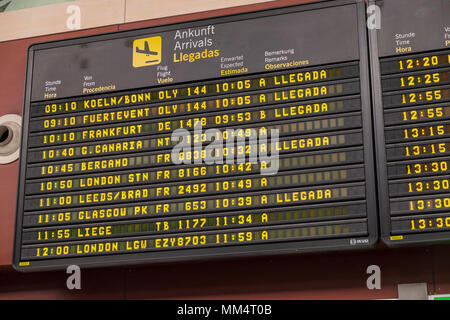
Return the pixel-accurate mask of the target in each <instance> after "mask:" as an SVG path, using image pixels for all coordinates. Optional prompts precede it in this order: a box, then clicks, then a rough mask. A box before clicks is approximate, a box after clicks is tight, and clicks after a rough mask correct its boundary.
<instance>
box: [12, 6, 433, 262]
mask: <svg viewBox="0 0 450 320" xmlns="http://www.w3.org/2000/svg"><path fill="white" fill-rule="evenodd" d="M366 44H367V38H366V18H365V6H364V4H363V3H361V2H359V1H333V2H326V3H325V2H324V3H317V4H309V5H302V6H294V7H288V8H282V9H274V10H267V11H261V12H254V13H249V14H240V15H234V16H228V17H222V18H216V19H206V20H200V21H195V22H190V23H183V24H174V25H168V26H163V27H157V28H148V29H140V30H133V31H127V32H120V33H114V34H106V35H101V36H94V37H87V38H79V39H73V40H66V41H58V42H52V43H45V44H37V45H34V46H32V47H31V48H30V50H29V56H28V71H27V85H26V95H25V107H24V125H23V141H22V154H21V163H20V180H19V181H20V182H19V193H18V205H17V223H16V226H17V230H16V241H15V251H14V267H15V268H16V269H18V270H21V271H33V270H43V269H57V268H64V267H66V266H67V265H70V264H77V265H79V266H82V267H88V266H106V265H119V264H120V265H127V264H136V263H151V262H169V261H176V260H190V259H206V258H223V257H228V256H239V257H242V256H248V255H261V254H281V253H285V254H286V253H296V252H307V251H309V252H311V251H326V250H341V249H357V248H365V247H371V246H373V245H374V244H375V242H376V241H377V217H376V206H377V205H376V190H375V177H374V172H375V170H374V163H373V145H372V139H373V137H372V127H371V102H370V87H369V63H368V53H367V45H366ZM330 52H333V54H330ZM394 85H395V83H394ZM199 126H201V129H202V130H203V131H200V132H199V131H198V128H199ZM181 129H184V130H186V131H184V132H188V133H189V136H187V137H186V139H187V140H185V141H184V142H187V143H188V145H189V148H188V149H181V151H180V150H178V151H179V152H177V153H174V150H176V148H177V147H178V146H179V142H180V141H179V140H174V138H173V134H174V132H178V131H179V130H181ZM213 129H214V130H213ZM208 130H209V131H208ZM436 130H438V129H436ZM274 132H277V133H278V137H277V136H275V135H273V133H274ZM208 139H209V140H208ZM253 139H256V140H257V141H258V143H257V144H256V145H251V144H250V143H249V142H250V141H252V140H253ZM239 140H240V141H241V142H242V141H244V142H245V143H246V144H245V145H244V147H242V146H241V145H239V144H235V145H232V144H231V145H228V143H231V142H232V141H239ZM211 141H214V142H218V141H220V142H222V143H223V147H221V148H215V149H209V151H207V150H208V149H207V148H208V147H210V146H212V142H211ZM200 142H201V143H202V144H201V147H202V148H200V149H197V148H196V146H198V144H199V143H200ZM211 150H213V154H214V155H216V156H218V158H220V157H222V159H223V160H228V158H227V157H230V158H231V159H232V161H231V162H227V161H223V162H222V163H221V162H220V161H219V160H217V159H216V158H215V162H212V163H211V162H208V159H209V158H208V157H207V154H208V153H207V152H210V151H211ZM255 154H256V155H257V157H256V160H255V159H254V158H252V156H253V155H255ZM264 154H266V156H267V155H277V156H276V157H275V158H270V161H267V160H266V159H267V158H263V157H262V155H264ZM209 160H210V159H209ZM239 160H240V161H239ZM272 161H273V162H272ZM275 164H276V167H277V171H276V172H272V174H264V172H265V171H264V170H266V169H267V168H268V167H270V166H271V165H275Z"/></svg>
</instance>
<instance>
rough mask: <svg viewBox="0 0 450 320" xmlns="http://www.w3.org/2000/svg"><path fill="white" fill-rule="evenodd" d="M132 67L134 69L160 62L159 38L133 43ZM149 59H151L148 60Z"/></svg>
mask: <svg viewBox="0 0 450 320" xmlns="http://www.w3.org/2000/svg"><path fill="white" fill-rule="evenodd" d="M133 47H134V53H133V66H134V67H135V68H139V67H144V66H149V65H154V64H158V63H160V62H161V37H160V36H157V37H150V38H144V39H137V40H134V41H133ZM149 57H151V59H150V60H148V59H149Z"/></svg>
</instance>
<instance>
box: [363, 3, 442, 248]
mask: <svg viewBox="0 0 450 320" xmlns="http://www.w3.org/2000/svg"><path fill="white" fill-rule="evenodd" d="M371 5H377V6H378V7H379V8H380V15H381V25H380V27H381V28H380V29H378V30H376V29H374V30H372V31H371V32H370V47H371V54H372V57H373V59H372V76H373V78H372V90H373V97H374V118H375V132H376V134H375V141H376V147H377V149H376V151H377V165H378V192H379V201H380V202H379V204H380V219H381V222H380V224H381V233H382V238H383V240H384V241H385V242H386V243H387V244H388V245H389V246H399V245H402V244H425V243H428V244H429V243H439V242H443V241H448V240H449V239H450V232H449V231H450V218H449V217H450V197H449V194H450V193H449V191H450V186H449V182H450V180H449V174H450V171H449V168H448V164H449V162H448V156H449V151H450V149H449V147H450V144H449V138H450V136H449V133H450V131H449V130H450V126H449V124H450V122H449V120H450V118H449V115H450V113H449V112H450V109H449V108H450V79H449V76H450V19H449V17H450V1H448V0H384V1H375V2H372V3H371Z"/></svg>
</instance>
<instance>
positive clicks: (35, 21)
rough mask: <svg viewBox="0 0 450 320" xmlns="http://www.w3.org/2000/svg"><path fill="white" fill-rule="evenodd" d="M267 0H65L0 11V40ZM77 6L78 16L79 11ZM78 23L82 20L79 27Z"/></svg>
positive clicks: (266, 0)
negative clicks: (64, 0)
mask: <svg viewBox="0 0 450 320" xmlns="http://www.w3.org/2000/svg"><path fill="white" fill-rule="evenodd" d="M268 1H274V0H167V1H162V0H78V1H71V2H64V3H58V4H53V5H47V6H42V7H34V8H29V9H23V10H15V11H7V12H3V13H0V42H2V41H8V40H14V39H22V38H29V37H35V36H39V35H47V34H54V33H60V32H67V31H71V30H79V29H89V28H94V27H100V26H108V25H114V24H122V23H128V22H135V21H141V20H148V19H156V18H162V17H168V16H175V15H180V14H188V13H194V12H201V11H209V10H214V9H222V8H229V7H236V6H241V5H248V4H253V3H260V2H268ZM74 6H76V7H74ZM78 8H79V15H78V14H77V10H78ZM70 9H72V11H71V10H70ZM77 22H79V27H78V23H77Z"/></svg>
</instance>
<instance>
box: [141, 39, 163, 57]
mask: <svg viewBox="0 0 450 320" xmlns="http://www.w3.org/2000/svg"><path fill="white" fill-rule="evenodd" d="M136 52H137V53H145V54H146V55H152V56H156V55H157V54H158V52H157V51H150V48H149V46H148V41H145V44H144V50H141V49H139V48H138V47H136Z"/></svg>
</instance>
